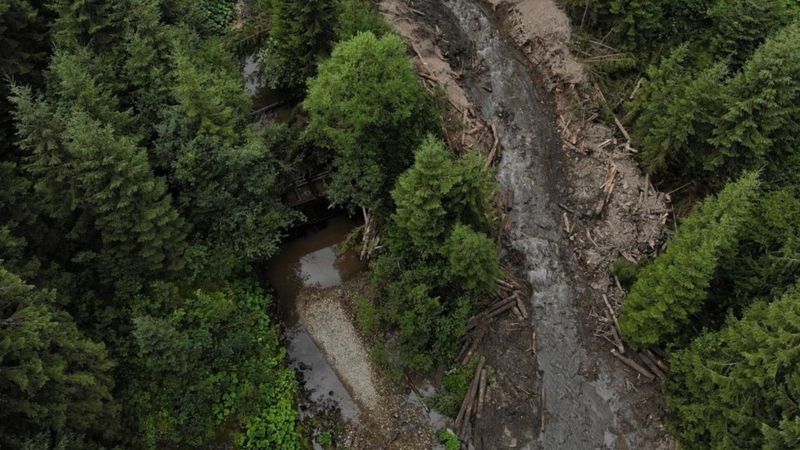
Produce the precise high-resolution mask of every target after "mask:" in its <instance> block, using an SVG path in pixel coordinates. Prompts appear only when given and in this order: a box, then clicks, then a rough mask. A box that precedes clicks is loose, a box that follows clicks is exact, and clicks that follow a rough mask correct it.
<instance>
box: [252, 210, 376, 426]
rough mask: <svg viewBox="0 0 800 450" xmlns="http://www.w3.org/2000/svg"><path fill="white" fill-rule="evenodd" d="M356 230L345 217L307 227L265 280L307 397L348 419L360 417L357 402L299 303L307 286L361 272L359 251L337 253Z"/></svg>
mask: <svg viewBox="0 0 800 450" xmlns="http://www.w3.org/2000/svg"><path fill="white" fill-rule="evenodd" d="M352 230H353V223H352V222H350V221H349V220H348V219H347V218H346V217H344V216H339V217H334V218H333V219H330V220H329V221H327V222H325V223H324V224H322V225H321V226H320V227H317V228H314V229H312V230H309V231H308V232H307V233H305V234H303V235H302V236H300V237H297V238H295V239H294V240H292V241H291V242H289V243H288V244H286V245H285V246H284V247H283V249H282V250H281V252H280V253H279V254H278V255H276V256H275V257H274V258H272V260H270V262H269V265H268V270H267V278H268V279H269V283H270V286H272V288H273V289H274V290H275V293H276V295H277V298H278V304H279V306H280V308H279V309H280V311H281V313H282V314H283V315H284V325H285V329H286V332H285V338H286V343H287V350H288V352H289V362H290V366H291V367H292V368H293V369H294V370H296V371H297V372H299V373H301V374H302V376H303V385H304V388H305V391H306V394H307V397H308V401H309V402H310V403H311V405H312V406H313V407H315V408H316V407H320V406H321V407H333V408H338V409H339V410H340V411H341V413H342V418H343V419H344V420H351V421H357V420H358V415H359V408H358V405H357V404H356V402H355V401H354V400H353V398H352V396H351V395H350V393H349V392H348V391H347V388H345V386H344V385H343V384H342V382H341V380H340V379H339V378H338V377H337V375H336V372H334V370H333V368H332V367H331V365H330V364H329V363H328V361H327V360H326V358H325V355H324V354H323V353H322V351H320V349H319V347H318V346H317V344H316V343H314V340H313V339H312V338H311V336H310V335H309V333H308V332H307V331H306V329H305V328H304V327H303V325H301V324H300V322H299V320H298V314H297V305H296V299H297V296H298V294H299V293H300V291H301V290H302V289H303V288H330V287H334V286H338V285H340V284H342V282H343V281H345V280H347V279H349V278H350V277H352V276H354V275H356V274H357V273H358V272H359V271H361V269H362V264H361V262H360V261H359V259H358V257H357V256H356V255H354V254H351V253H345V254H343V255H339V251H338V246H339V243H340V242H341V241H342V240H344V238H345V237H346V236H347V234H348V233H350V231H352ZM308 412H309V413H314V412H315V411H313V410H309V411H308Z"/></svg>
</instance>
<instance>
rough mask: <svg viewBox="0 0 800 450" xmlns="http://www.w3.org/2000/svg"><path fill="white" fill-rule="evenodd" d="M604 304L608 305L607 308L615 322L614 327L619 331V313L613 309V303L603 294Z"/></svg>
mask: <svg viewBox="0 0 800 450" xmlns="http://www.w3.org/2000/svg"><path fill="white" fill-rule="evenodd" d="M603 303H605V304H606V308H608V313H609V314H611V319H612V320H613V321H614V327H615V328H616V329H617V331H619V329H620V328H619V321H618V320H617V313H616V312H614V308H612V307H611V302H609V301H608V297H607V296H606V294H603Z"/></svg>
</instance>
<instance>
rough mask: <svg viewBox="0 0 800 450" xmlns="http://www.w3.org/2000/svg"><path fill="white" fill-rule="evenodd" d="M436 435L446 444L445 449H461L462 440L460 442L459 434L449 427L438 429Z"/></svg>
mask: <svg viewBox="0 0 800 450" xmlns="http://www.w3.org/2000/svg"><path fill="white" fill-rule="evenodd" d="M436 437H437V438H438V439H439V442H440V443H441V444H443V445H444V448H445V450H459V449H460V448H461V442H459V440H458V436H456V434H455V433H453V430H451V429H449V428H442V429H440V430H439V431H437V432H436Z"/></svg>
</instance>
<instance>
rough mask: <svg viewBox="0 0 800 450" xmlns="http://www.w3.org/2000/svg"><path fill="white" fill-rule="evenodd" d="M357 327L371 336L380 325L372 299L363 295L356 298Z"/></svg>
mask: <svg viewBox="0 0 800 450" xmlns="http://www.w3.org/2000/svg"><path fill="white" fill-rule="evenodd" d="M356 316H357V320H358V328H359V329H360V330H361V332H362V333H364V334H365V335H367V336H373V335H374V334H375V333H377V331H378V327H379V326H380V315H379V313H378V309H377V308H376V307H375V305H374V304H373V303H372V301H371V300H370V299H368V298H366V297H364V296H361V295H360V296H358V297H357V298H356Z"/></svg>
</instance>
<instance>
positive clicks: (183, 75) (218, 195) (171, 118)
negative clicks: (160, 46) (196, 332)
mask: <svg viewBox="0 0 800 450" xmlns="http://www.w3.org/2000/svg"><path fill="white" fill-rule="evenodd" d="M176 52H177V53H176V55H175V64H176V76H177V80H176V84H175V85H174V86H173V95H174V97H175V99H176V100H177V104H176V105H175V106H174V107H173V108H170V109H168V110H165V111H163V117H164V121H163V122H162V123H163V124H164V125H163V126H162V127H161V128H160V129H159V133H160V136H159V138H158V140H157V142H156V146H157V148H156V150H155V154H156V155H157V158H158V159H159V160H164V161H171V169H172V170H173V172H172V174H171V177H170V179H171V181H172V187H173V190H174V191H176V192H177V201H178V204H179V206H180V208H181V210H182V211H183V214H184V216H185V217H187V218H188V220H189V221H190V222H191V223H192V225H193V227H194V231H195V234H196V239H195V240H196V241H198V242H196V244H197V245H198V246H200V247H205V248H210V249H213V252H214V253H216V254H217V255H218V256H219V258H220V259H219V260H218V261H216V263H211V264H212V265H213V264H219V265H221V266H222V265H229V264H233V265H240V264H242V263H246V262H249V261H252V260H254V259H259V258H264V259H265V258H268V257H270V256H271V255H272V254H274V253H275V251H276V250H277V245H278V241H279V240H280V238H281V236H282V233H283V230H284V229H285V227H286V226H287V225H288V224H289V223H290V222H292V221H293V220H295V219H296V217H297V216H296V214H293V213H292V212H290V211H289V210H288V209H287V208H285V207H284V206H283V205H282V204H281V201H280V197H279V195H278V192H277V191H278V186H277V177H278V175H279V167H278V162H277V161H276V160H275V157H274V155H273V154H272V149H271V148H269V147H268V145H267V140H266V138H265V136H264V135H263V133H261V132H258V131H256V130H255V129H253V128H252V127H251V125H250V124H248V123H247V120H248V118H249V107H250V100H249V98H248V97H247V95H246V93H245V91H244V88H243V85H242V80H241V79H240V77H239V76H238V75H237V73H236V71H235V66H234V65H233V61H232V59H231V58H230V55H227V54H225V53H223V52H221V51H220V50H219V49H213V48H209V49H204V48H191V47H190V48H188V49H181V50H177V51H176ZM198 249H199V248H198ZM200 250H201V249H200ZM212 259H213V258H212ZM226 261H227V262H226ZM223 272H224V271H223Z"/></svg>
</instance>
